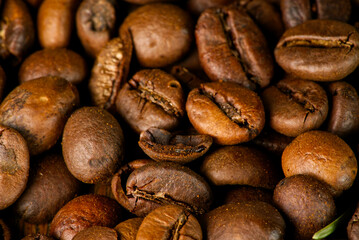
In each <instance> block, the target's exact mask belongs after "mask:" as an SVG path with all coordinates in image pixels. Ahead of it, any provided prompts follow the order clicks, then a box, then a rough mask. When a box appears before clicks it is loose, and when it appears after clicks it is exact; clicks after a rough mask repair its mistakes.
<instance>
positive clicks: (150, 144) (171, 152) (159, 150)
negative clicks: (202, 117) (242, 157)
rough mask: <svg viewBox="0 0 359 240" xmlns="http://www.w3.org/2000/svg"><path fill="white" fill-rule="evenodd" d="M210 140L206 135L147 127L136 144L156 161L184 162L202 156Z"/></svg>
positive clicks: (207, 148) (209, 144)
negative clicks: (175, 132) (178, 132)
mask: <svg viewBox="0 0 359 240" xmlns="http://www.w3.org/2000/svg"><path fill="white" fill-rule="evenodd" d="M212 142H213V139H212V137H210V136H208V135H201V134H197V135H181V134H172V133H170V132H168V131H166V130H164V129H159V128H149V129H147V130H146V131H144V132H142V133H141V134H140V141H139V142H138V144H139V146H140V147H141V149H142V150H143V151H144V152H145V153H146V154H147V155H148V156H149V157H150V158H152V159H154V160H156V161H171V162H177V163H180V164H184V163H188V162H191V161H193V160H195V159H197V158H199V157H201V156H203V155H204V154H205V153H206V152H207V151H208V150H209V148H210V146H211V145H212Z"/></svg>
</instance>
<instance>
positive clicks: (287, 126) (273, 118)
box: [262, 77, 329, 137]
mask: <svg viewBox="0 0 359 240" xmlns="http://www.w3.org/2000/svg"><path fill="white" fill-rule="evenodd" d="M262 99H263V104H264V108H265V109H266V111H267V113H268V114H269V125H270V127H271V128H273V129H274V130H276V131H277V132H279V133H281V134H284V135H286V136H289V137H296V136H298V135H299V134H301V133H303V132H306V131H309V130H312V129H318V128H319V127H320V126H321V125H322V123H323V122H324V121H325V119H326V118H327V115H328V108H329V107H328V98H327V94H326V92H325V91H324V89H323V88H322V87H321V86H320V85H319V84H317V83H315V82H313V81H307V80H302V79H298V78H292V77H286V78H284V79H282V80H281V81H279V82H278V83H277V84H276V85H275V86H271V87H269V88H267V89H265V90H264V91H263V93H262Z"/></svg>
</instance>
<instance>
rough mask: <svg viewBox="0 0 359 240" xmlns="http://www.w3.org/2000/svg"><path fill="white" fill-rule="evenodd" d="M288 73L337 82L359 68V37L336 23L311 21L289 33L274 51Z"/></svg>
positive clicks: (356, 33)
mask: <svg viewBox="0 0 359 240" xmlns="http://www.w3.org/2000/svg"><path fill="white" fill-rule="evenodd" d="M274 55H275V58H276V60H277V63H278V64H279V65H280V66H281V67H282V68H283V69H284V70H285V71H286V72H287V73H290V74H293V75H296V76H298V77H300V78H304V79H309V80H314V81H335V80H340V79H343V78H344V77H346V76H347V75H348V74H350V73H351V72H353V71H354V70H355V68H356V67H357V66H358V65H359V33H358V32H357V31H356V29H355V28H354V27H353V26H351V25H349V24H346V23H343V22H339V21H335V20H309V21H306V22H305V23H303V24H301V25H298V26H296V27H293V28H290V29H288V30H287V31H286V32H285V33H284V34H283V35H282V37H281V39H280V40H279V42H278V44H277V46H276V49H275V51H274Z"/></svg>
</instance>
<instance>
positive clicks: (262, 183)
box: [201, 146, 281, 189]
mask: <svg viewBox="0 0 359 240" xmlns="http://www.w3.org/2000/svg"><path fill="white" fill-rule="evenodd" d="M201 172H202V173H203V175H204V176H206V177H207V179H209V181H210V182H211V183H213V184H214V185H217V186H218V185H248V186H253V187H262V188H268V189H274V187H275V185H276V184H277V183H278V181H279V180H280V177H281V176H280V175H279V172H278V171H277V169H276V165H275V164H274V163H273V162H272V161H271V159H270V158H269V157H268V156H267V155H266V154H265V153H264V152H261V151H260V150H258V149H255V148H253V147H245V146H225V147H222V148H219V149H216V150H215V151H213V152H211V153H210V154H207V155H206V156H205V157H204V160H203V163H202V166H201Z"/></svg>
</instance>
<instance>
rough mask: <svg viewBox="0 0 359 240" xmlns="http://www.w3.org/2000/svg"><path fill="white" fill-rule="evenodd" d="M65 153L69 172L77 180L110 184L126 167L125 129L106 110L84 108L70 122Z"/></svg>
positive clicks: (64, 136)
mask: <svg viewBox="0 0 359 240" xmlns="http://www.w3.org/2000/svg"><path fill="white" fill-rule="evenodd" d="M62 153H63V155H64V160H65V163H66V166H67V168H68V169H69V171H70V172H71V173H72V175H73V176H75V177H76V178H77V179H79V180H80V181H82V182H84V183H99V182H104V183H106V182H108V181H110V179H111V178H112V176H113V175H114V174H115V173H116V171H117V170H118V169H119V167H120V166H121V164H122V160H123V156H124V136H123V132H122V128H121V126H120V124H119V123H118V121H117V120H116V118H115V117H113V115H112V114H110V113H109V112H107V111H106V110H104V109H102V108H99V107H82V108H80V109H78V110H76V111H75V112H74V113H73V114H72V115H71V116H70V118H69V119H68V120H67V122H66V125H65V128H64V131H63V136H62Z"/></svg>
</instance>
